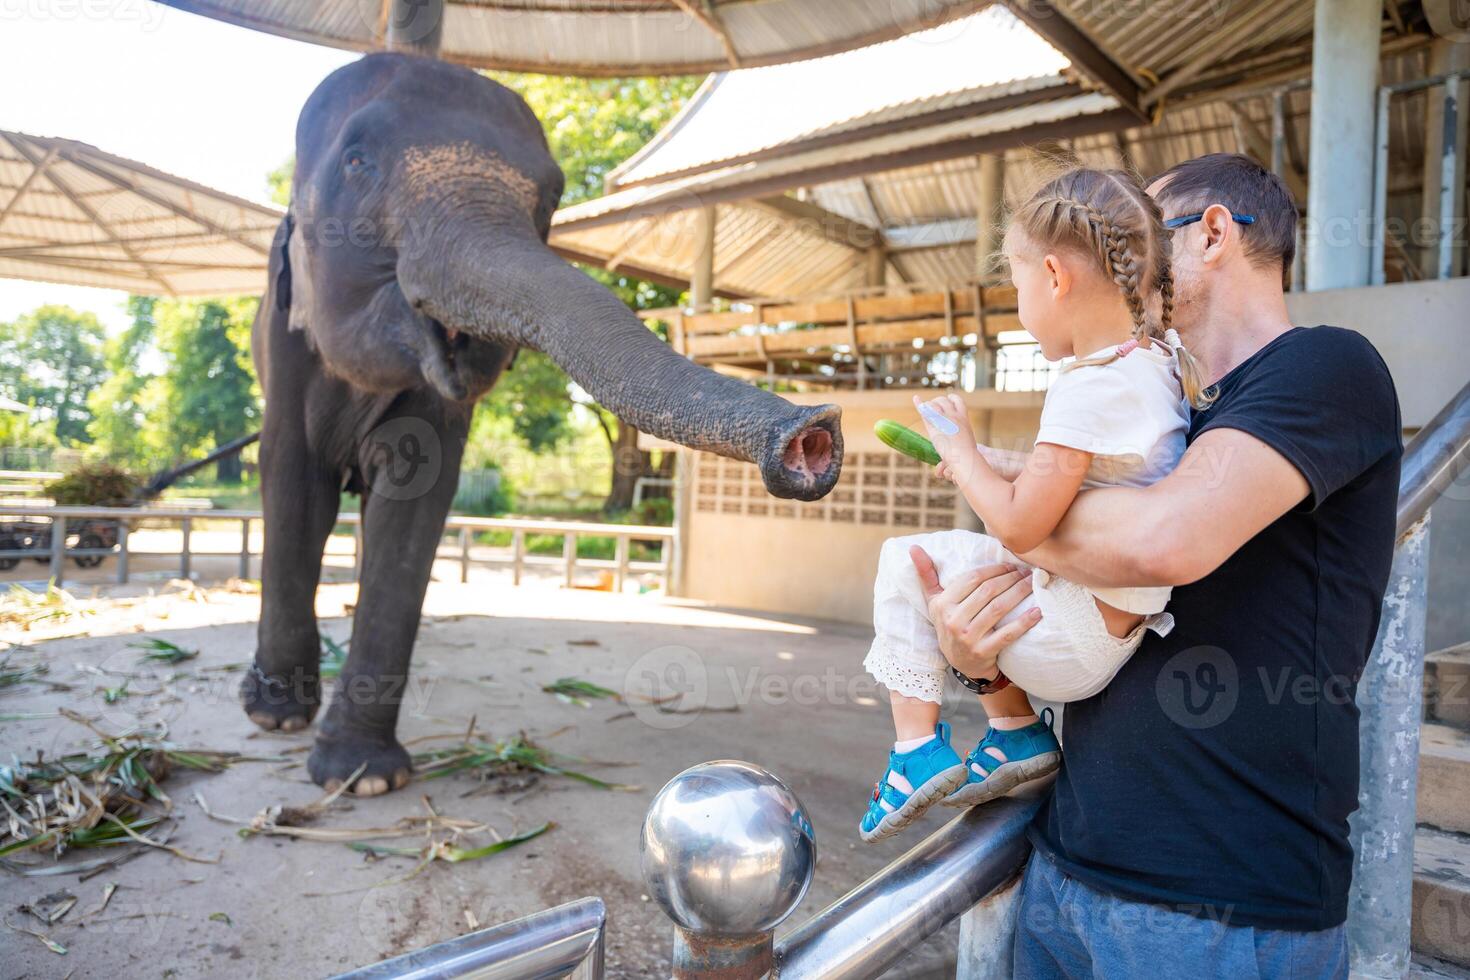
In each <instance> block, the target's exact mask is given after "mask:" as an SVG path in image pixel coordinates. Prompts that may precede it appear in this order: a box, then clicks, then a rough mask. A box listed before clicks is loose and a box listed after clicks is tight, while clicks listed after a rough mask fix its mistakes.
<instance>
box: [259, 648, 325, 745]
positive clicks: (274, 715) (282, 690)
mask: <svg viewBox="0 0 1470 980" xmlns="http://www.w3.org/2000/svg"><path fill="white" fill-rule="evenodd" d="M240 703H241V704H242V705H244V707H245V714H246V716H247V717H249V719H250V720H251V721H253V722H255V723H256V724H257V725H259V726H260V727H261V728H263V729H265V730H266V731H268V732H273V731H277V730H280V731H283V732H299V731H301V730H302V729H304V728H306V727H307V726H308V725H310V724H311V720H312V719H313V718H314V717H316V709H317V708H318V707H319V706H320V705H321V703H322V682H321V677H320V676H319V675H318V674H317V673H316V672H315V671H314V670H313V671H310V672H308V671H307V670H305V669H303V668H299V667H298V668H296V669H294V670H292V671H290V672H288V673H287V674H285V675H284V676H282V675H279V674H272V673H267V672H266V671H265V670H263V669H261V666H260V664H259V663H254V664H251V665H250V669H249V670H247V671H246V672H245V677H244V679H243V680H241V681H240Z"/></svg>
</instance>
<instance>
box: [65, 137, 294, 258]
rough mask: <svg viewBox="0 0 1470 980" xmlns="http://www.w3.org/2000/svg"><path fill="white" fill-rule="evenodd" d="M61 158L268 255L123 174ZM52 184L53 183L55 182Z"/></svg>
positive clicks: (263, 248)
mask: <svg viewBox="0 0 1470 980" xmlns="http://www.w3.org/2000/svg"><path fill="white" fill-rule="evenodd" d="M61 156H62V159H64V160H66V162H67V163H70V164H71V165H73V166H76V167H80V168H82V169H83V170H85V171H87V173H89V174H92V175H93V176H96V177H101V178H102V179H103V180H105V181H108V182H109V183H112V184H115V185H117V186H118V187H121V188H124V189H125V190H129V191H132V192H133V193H134V194H136V195H138V196H139V197H141V198H142V199H143V200H145V201H147V202H148V203H150V204H156V205H158V206H159V207H161V208H163V209H164V210H166V211H172V212H173V213H174V214H176V215H178V216H179V217H180V218H183V219H184V220H185V221H192V222H193V223H194V224H196V225H198V226H200V227H201V228H205V229H207V230H209V231H212V232H214V233H215V234H216V235H223V236H225V237H226V238H228V239H229V240H230V241H232V242H235V243H236V244H238V245H243V246H245V247H246V248H248V249H250V251H252V252H256V253H259V254H260V255H269V254H270V247H269V246H266V245H262V244H261V243H260V242H257V241H252V240H251V239H250V238H249V237H248V236H246V235H242V234H240V233H239V232H237V231H233V230H231V229H229V228H226V227H225V226H224V225H219V224H215V223H214V222H213V221H210V220H209V219H208V218H206V217H204V216H203V215H200V214H196V213H194V212H192V211H190V210H189V209H187V208H183V207H180V206H179V205H178V204H176V203H174V202H173V201H170V200H169V199H168V198H166V197H164V196H162V195H161V194H155V193H153V192H152V191H150V190H148V188H146V187H143V186H142V185H141V184H139V183H138V182H137V181H135V180H133V179H132V178H131V177H128V176H126V175H125V174H120V173H115V172H113V171H111V170H109V169H107V168H104V167H99V166H97V165H96V164H94V163H92V161H90V160H87V159H85V158H83V157H81V156H79V155H77V154H75V153H71V152H69V151H67V150H62V151H61ZM52 182H53V183H55V181H52Z"/></svg>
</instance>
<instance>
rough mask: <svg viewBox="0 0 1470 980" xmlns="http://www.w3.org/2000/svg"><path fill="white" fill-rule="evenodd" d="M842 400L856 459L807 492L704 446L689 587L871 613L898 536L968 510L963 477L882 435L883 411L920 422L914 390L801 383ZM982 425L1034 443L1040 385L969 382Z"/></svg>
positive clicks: (854, 615) (994, 434) (866, 618)
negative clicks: (825, 485)
mask: <svg viewBox="0 0 1470 980" xmlns="http://www.w3.org/2000/svg"><path fill="white" fill-rule="evenodd" d="M789 397H790V398H791V400H792V401H795V402H799V403H802V404H821V403H823V402H828V401H832V402H836V403H838V404H840V405H842V432H843V440H844V445H845V453H846V463H845V465H844V467H843V473H842V478H841V479H840V480H839V481H838V484H837V487H836V488H834V489H833V491H832V493H831V494H829V495H828V496H827V498H826V499H825V500H821V501H816V502H813V503H809V504H801V503H792V502H789V501H776V500H774V499H773V498H771V497H769V496H768V495H766V494H765V491H764V490H763V489H762V488H761V485H760V482H759V479H758V478H757V475H756V473H755V468H754V467H752V466H747V465H745V464H740V463H732V462H730V461H727V460H719V459H717V458H715V457H712V456H708V455H705V454H700V457H699V459H698V462H697V465H696V470H695V472H696V476H695V479H694V484H695V485H694V487H693V492H692V493H691V497H692V506H691V507H690V515H689V542H690V547H689V549H688V552H687V555H686V559H685V560H686V563H687V564H686V571H685V594H686V595H688V596H689V597H691V598H696V599H707V600H710V601H715V602H719V603H721V604H724V605H732V606H741V607H746V608H751V609H763V610H769V611H773V612H789V613H800V614H803V615H808V616H820V617H823V618H828V619H837V620H844V621H847V622H853V623H867V622H870V621H871V617H872V607H873V594H872V583H873V574H874V572H875V571H876V570H877V564H878V549H879V547H880V546H881V545H882V543H883V542H884V541H885V540H887V539H888V538H890V537H893V536H895V535H899V534H912V533H916V532H919V531H924V530H935V529H937V528H941V527H944V528H947V527H954V526H956V523H955V522H956V518H957V516H958V517H959V518H960V519H963V518H964V517H966V516H968V515H969V508H968V507H967V506H966V505H965V504H964V502H963V500H960V499H959V498H958V495H957V494H956V493H955V491H954V487H953V486H952V485H950V484H949V483H942V482H940V481H938V480H935V479H934V478H933V477H932V475H931V474H932V470H931V469H930V467H927V466H922V465H920V464H917V463H912V464H911V463H910V461H908V460H906V459H905V458H904V457H902V456H900V455H899V454H898V453H895V452H893V450H891V449H889V448H888V447H887V446H884V445H883V444H882V443H880V442H879V441H878V439H877V437H876V436H874V435H873V424H874V423H875V422H877V421H878V420H879V419H881V418H893V419H897V420H899V421H901V422H904V424H906V425H907V424H914V423H916V422H917V418H916V417H915V413H914V407H913V403H912V401H911V397H912V393H911V392H907V391H903V390H891V391H881V392H877V391H875V392H837V393H823V394H821V395H807V394H802V395H792V396H789ZM965 399H966V402H967V403H968V404H969V405H970V406H971V415H970V417H971V422H972V424H973V425H974V427H975V434H976V436H977V437H978V438H979V439H980V440H981V441H982V442H986V443H989V444H991V445H1000V446H1005V447H1007V448H1025V447H1027V446H1029V445H1030V439H1031V437H1032V435H1033V434H1034V433H1035V432H1036V426H1037V422H1038V420H1039V418H1040V414H1041V401H1042V395H1041V393H1039V392H1036V393H1032V392H994V391H982V392H969V393H966V394H965Z"/></svg>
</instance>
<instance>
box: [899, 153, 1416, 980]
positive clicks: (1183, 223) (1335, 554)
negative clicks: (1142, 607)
mask: <svg viewBox="0 0 1470 980" xmlns="http://www.w3.org/2000/svg"><path fill="white" fill-rule="evenodd" d="M1149 192H1150V194H1152V195H1153V196H1154V197H1155V198H1156V199H1157V200H1158V202H1159V204H1160V206H1161V208H1162V209H1163V213H1164V217H1165V218H1166V219H1167V220H1166V224H1167V225H1169V226H1170V227H1171V228H1173V229H1174V230H1173V231H1172V236H1173V238H1172V243H1173V252H1174V277H1175V281H1176V283H1177V291H1178V303H1177V313H1176V322H1177V323H1178V324H1179V325H1180V328H1181V329H1180V332H1181V335H1182V337H1183V339H1184V341H1185V343H1186V345H1187V346H1188V347H1189V348H1190V350H1192V351H1193V352H1194V353H1195V354H1196V355H1197V356H1199V357H1200V358H1201V359H1202V360H1203V361H1204V363H1205V366H1206V368H1207V370H1208V373H1209V376H1210V378H1211V380H1212V382H1213V383H1214V384H1215V385H1216V389H1217V392H1218V396H1217V398H1216V400H1215V402H1214V403H1213V404H1212V405H1210V406H1209V407H1208V408H1206V409H1204V410H1201V411H1198V412H1195V413H1194V415H1193V418H1192V421H1191V426H1190V436H1189V438H1190V448H1189V450H1188V452H1187V453H1186V455H1185V457H1184V459H1183V461H1182V462H1181V465H1180V466H1179V468H1178V469H1177V470H1176V471H1175V472H1174V473H1173V474H1171V475H1170V476H1169V477H1167V478H1165V479H1164V480H1162V481H1160V482H1159V483H1156V484H1155V485H1153V486H1152V487H1149V488H1147V489H1142V490H1133V489H1102V490H1095V491H1089V492H1087V493H1084V494H1082V495H1081V496H1079V498H1078V499H1077V502H1076V503H1075V504H1074V505H1073V507H1072V509H1071V511H1070V513H1069V514H1068V517H1067V519H1066V520H1065V521H1064V522H1063V524H1062V526H1061V527H1060V528H1059V529H1058V530H1057V532H1056V533H1055V534H1054V535H1053V536H1052V538H1051V539H1050V540H1048V541H1047V542H1046V543H1045V544H1044V545H1043V546H1042V547H1041V548H1040V549H1038V550H1037V551H1036V552H1034V553H1033V554H1030V555H1028V556H1026V557H1027V560H1028V561H1032V562H1034V563H1036V564H1037V565H1040V566H1042V567H1044V568H1046V569H1048V570H1050V571H1052V572H1055V573H1057V574H1061V575H1064V576H1066V577H1067V578H1070V579H1073V580H1075V581H1078V582H1082V583H1084V584H1087V585H1095V586H1130V585H1132V586H1146V585H1172V586H1175V589H1174V593H1173V598H1172V600H1171V601H1170V603H1169V610H1170V612H1172V613H1173V615H1174V618H1175V620H1176V621H1177V623H1178V625H1177V627H1176V628H1175V629H1174V631H1173V632H1172V633H1170V634H1169V635H1168V636H1167V637H1160V636H1154V635H1150V636H1149V637H1148V639H1146V640H1145V641H1144V643H1143V645H1142V647H1140V649H1139V650H1138V652H1137V653H1136V654H1135V655H1134V656H1133V658H1132V659H1131V660H1130V661H1129V662H1128V663H1127V664H1126V665H1125V666H1124V667H1123V669H1122V670H1121V671H1120V672H1119V673H1118V675H1117V676H1116V677H1115V678H1114V679H1113V681H1112V683H1111V684H1110V685H1109V686H1108V687H1107V688H1106V689H1105V690H1104V691H1103V692H1102V693H1100V694H1098V695H1097V696H1095V697H1092V698H1089V699H1087V700H1085V701H1079V702H1075V703H1072V704H1069V705H1067V708H1066V714H1065V719H1064V722H1065V751H1066V754H1065V760H1066V761H1065V763H1064V766H1063V769H1062V772H1061V774H1060V775H1059V777H1058V779H1057V782H1056V786H1055V789H1054V791H1053V793H1052V796H1051V798H1050V800H1049V801H1048V803H1047V804H1046V805H1045V806H1044V807H1043V808H1042V810H1041V812H1040V813H1039V814H1038V816H1037V819H1036V821H1035V823H1034V824H1033V826H1032V827H1031V828H1030V831H1029V836H1030V838H1031V841H1032V843H1033V844H1034V845H1035V849H1036V854H1035V857H1034V858H1033V859H1032V861H1031V864H1030V866H1029V868H1028V869H1027V873H1026V878H1025V882H1024V885H1023V890H1022V898H1021V902H1022V904H1021V911H1020V917H1019V922H1018V926H1017V933H1016V952H1015V973H1016V976H1017V977H1084V976H1101V977H1133V976H1143V975H1164V976H1189V977H1191V978H1204V977H1217V976H1218V977H1236V976H1256V975H1261V976H1287V975H1289V976H1293V977H1316V976H1333V977H1345V976H1346V975H1347V947H1346V940H1345V935H1344V930H1343V921H1344V919H1345V918H1346V914H1347V901H1348V885H1349V880H1350V878H1351V874H1352V862H1353V855H1352V849H1351V847H1350V846H1349V844H1348V814H1350V813H1351V812H1352V811H1353V810H1354V809H1355V808H1356V806H1357V794H1358V712H1357V708H1356V705H1355V704H1354V701H1353V697H1354V694H1355V691H1356V683H1357V680H1358V677H1359V675H1360V673H1361V671H1362V668H1363V666H1364V664H1365V662H1366V660H1367V656H1368V653H1369V651H1370V649H1371V647H1372V644H1373V638H1374V635H1375V633H1376V632H1377V628H1378V619H1379V608H1380V603H1381V600H1382V597H1383V590H1384V588H1385V586H1386V584H1387V580H1388V573H1389V564H1390V561H1391V558H1392V552H1393V543H1394V542H1393V537H1394V515H1395V510H1396V504H1397V492H1398V479H1399V459H1400V457H1401V455H1402V444H1401V426H1400V421H1399V413H1398V402H1397V398H1396V396H1395V393H1394V389H1393V383H1392V381H1391V380H1390V377H1389V373H1388V369H1387V368H1386V367H1385V366H1384V364H1383V361H1382V359H1381V358H1380V357H1379V356H1378V354H1377V352H1376V351H1374V349H1373V348H1372V346H1371V345H1370V344H1369V343H1368V342H1367V341H1366V340H1365V339H1364V338H1363V337H1361V336H1360V335H1358V334H1356V333H1353V332H1351V331H1347V330H1341V329H1338V328H1335V327H1315V328H1310V329H1307V328H1300V327H1297V328H1294V327H1292V326H1291V324H1290V321H1289V320H1288V318H1287V312H1286V303H1285V298H1284V296H1283V292H1282V283H1283V281H1284V277H1285V274H1286V271H1287V270H1289V269H1290V268H1291V262H1292V256H1293V252H1294V250H1295V241H1296V220H1297V213H1296V208H1295V206H1294V205H1293V203H1292V200H1291V196H1290V194H1289V193H1288V192H1287V190H1286V189H1285V187H1284V186H1282V184H1281V182H1280V181H1279V180H1278V179H1277V178H1276V177H1275V176H1273V175H1272V174H1271V173H1270V172H1268V171H1266V170H1264V169H1263V168H1261V167H1260V166H1259V165H1257V164H1256V163H1254V162H1253V161H1251V160H1249V159H1248V158H1245V157H1242V156H1236V155H1228V154H1215V155H1212V156H1207V157H1202V158H1200V159H1196V160H1191V161H1189V162H1188V163H1184V164H1181V165H1180V166H1178V167H1175V168H1174V169H1173V170H1170V171H1169V172H1168V173H1166V174H1164V175H1163V176H1162V177H1160V178H1158V179H1156V180H1155V181H1154V182H1153V184H1152V186H1151V187H1150V188H1149ZM915 564H916V565H917V566H919V570H920V574H921V576H923V577H924V578H925V579H926V584H927V586H928V589H929V591H930V594H931V607H930V612H931V616H932V618H933V621H934V622H936V623H940V624H943V625H942V626H941V629H940V633H941V642H942V645H943V646H944V649H945V653H946V656H948V657H949V659H950V660H951V662H952V663H953V664H954V665H955V666H956V667H957V669H959V670H960V671H962V672H963V673H965V674H968V675H969V676H971V677H980V678H991V677H994V675H995V673H996V668H995V655H996V652H997V651H998V650H1000V649H1002V648H1003V647H1004V646H1005V644H1006V643H1007V642H1008V641H1009V640H1010V639H1012V638H1013V637H1014V635H1015V633H1016V631H1017V630H1020V631H1024V629H1026V628H1029V625H1028V624H1027V623H1025V622H1020V623H1016V624H1012V626H1011V627H1010V628H1009V630H1008V631H1002V632H995V631H993V627H994V626H995V624H996V623H997V622H998V621H999V618H1000V617H1001V616H1002V615H1004V614H1005V612H1007V611H1008V610H1009V609H1011V608H1013V607H1014V605H1015V603H1016V601H1017V600H1019V598H1020V597H1021V595H1022V594H1024V592H1025V590H1026V589H1027V583H1026V582H1025V581H1024V580H1021V579H1019V578H1018V576H1016V575H1015V574H1014V573H1009V574H1007V573H1006V572H1005V571H1004V570H1002V569H997V568H991V569H980V570H977V571H976V572H972V573H970V574H969V575H968V576H965V577H963V578H962V579H960V580H957V581H955V582H953V583H949V587H948V588H946V589H941V588H940V586H939V582H938V579H937V577H936V576H935V574H934V569H933V566H932V564H931V563H930V562H929V561H928V560H927V558H925V557H924V556H923V555H922V553H920V554H918V555H915Z"/></svg>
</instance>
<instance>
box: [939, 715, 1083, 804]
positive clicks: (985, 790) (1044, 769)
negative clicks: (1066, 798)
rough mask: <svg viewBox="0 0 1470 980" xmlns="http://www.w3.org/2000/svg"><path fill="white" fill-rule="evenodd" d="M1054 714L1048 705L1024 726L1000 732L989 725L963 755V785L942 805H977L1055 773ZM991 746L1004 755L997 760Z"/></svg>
mask: <svg viewBox="0 0 1470 980" xmlns="http://www.w3.org/2000/svg"><path fill="white" fill-rule="evenodd" d="M1054 718H1055V715H1054V714H1053V713H1052V710H1051V709H1050V708H1047V709H1045V710H1043V711H1042V712H1041V718H1040V719H1039V720H1037V721H1034V722H1032V723H1031V724H1029V725H1027V726H1026V727H1025V728H1017V729H1015V730H1013V731H1008V732H1007V731H1000V730H998V729H995V728H991V729H990V730H988V731H987V732H986V733H985V737H984V738H982V739H981V740H980V744H979V745H977V746H975V749H974V751H972V752H971V753H970V754H969V755H967V756H965V772H966V773H967V775H968V778H967V779H966V781H965V784H964V785H963V786H961V787H960V788H959V789H957V790H955V791H954V792H953V793H951V794H950V795H949V796H947V797H946V798H945V800H944V805H945V806H977V805H979V804H981V803H988V802H990V801H991V800H993V799H996V798H997V797H1000V796H1005V795H1006V794H1007V793H1009V792H1011V791H1012V790H1014V789H1016V788H1017V787H1019V786H1022V785H1024V784H1026V783H1029V782H1031V781H1032V780H1036V779H1041V778H1042V777H1043V776H1047V775H1050V774H1051V773H1053V772H1056V771H1057V770H1058V769H1059V768H1061V765H1062V746H1061V745H1060V743H1058V742H1057V736H1056V733H1055V732H1053V731H1052V728H1051V726H1052V720H1053V719H1054ZM989 748H994V749H996V750H998V751H999V752H1000V753H1001V754H1002V755H1004V756H1005V761H1004V762H1002V761H1001V760H999V759H997V758H996V757H995V756H993V755H991V754H990V753H989V752H987V751H985V750H986V749H989Z"/></svg>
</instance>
